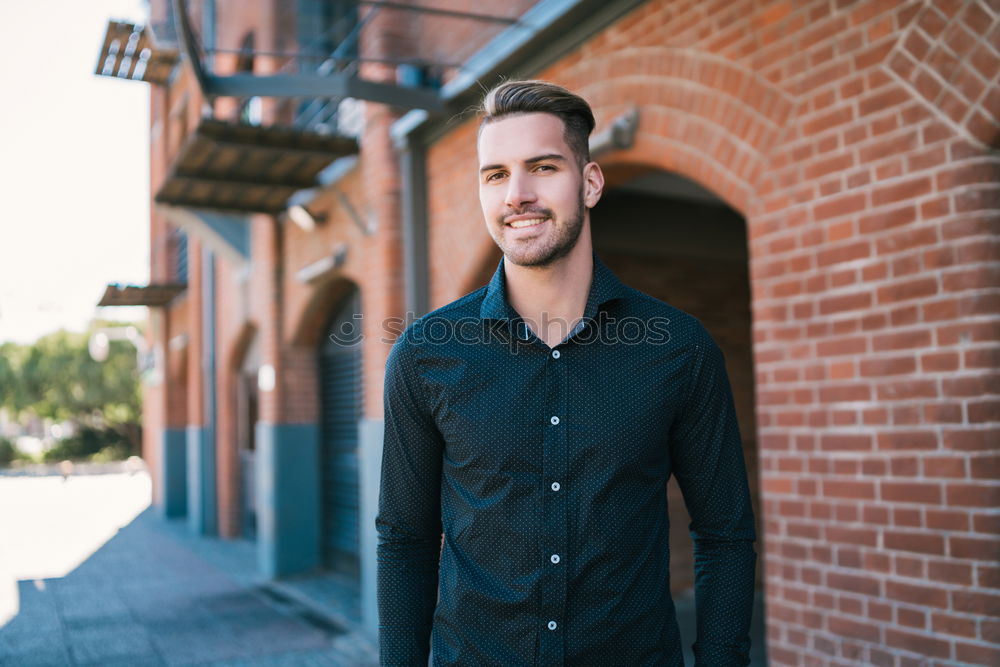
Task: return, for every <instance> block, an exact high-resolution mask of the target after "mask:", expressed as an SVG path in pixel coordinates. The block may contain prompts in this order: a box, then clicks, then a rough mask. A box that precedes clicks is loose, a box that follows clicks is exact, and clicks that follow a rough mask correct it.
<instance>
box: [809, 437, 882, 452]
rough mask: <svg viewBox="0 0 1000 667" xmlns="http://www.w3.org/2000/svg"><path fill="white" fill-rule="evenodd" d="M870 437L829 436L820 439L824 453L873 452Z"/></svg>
mask: <svg viewBox="0 0 1000 667" xmlns="http://www.w3.org/2000/svg"><path fill="white" fill-rule="evenodd" d="M871 448H872V438H871V436H870V435H854V434H827V435H823V436H821V437H820V449H822V450H823V451H871Z"/></svg>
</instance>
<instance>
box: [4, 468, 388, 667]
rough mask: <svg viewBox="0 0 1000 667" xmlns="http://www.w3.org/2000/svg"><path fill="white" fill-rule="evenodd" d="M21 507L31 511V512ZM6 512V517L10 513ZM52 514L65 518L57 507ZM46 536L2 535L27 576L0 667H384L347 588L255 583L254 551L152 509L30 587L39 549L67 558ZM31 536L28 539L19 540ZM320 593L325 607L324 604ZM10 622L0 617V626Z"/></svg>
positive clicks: (55, 493) (63, 491) (51, 486)
mask: <svg viewBox="0 0 1000 667" xmlns="http://www.w3.org/2000/svg"><path fill="white" fill-rule="evenodd" d="M102 477H103V478H105V479H104V480H101V479H100V478H102ZM120 477H123V476H120V475H102V476H93V477H90V478H87V479H86V480H85V478H82V477H80V478H70V480H69V481H68V482H65V483H63V482H61V480H52V478H47V479H46V480H41V479H37V480H31V482H33V483H35V484H36V485H38V484H43V483H44V484H47V485H48V486H47V487H46V489H45V491H44V493H45V496H44V497H45V498H52V497H65V498H64V499H72V498H79V497H88V498H89V497H91V496H92V495H93V493H99V492H100V489H105V492H106V491H107V489H109V488H112V489H114V488H117V487H113V486H109V485H110V484H111V483H112V482H114V483H115V484H118V485H119V486H121V484H124V483H126V482H123V481H122V480H121V479H114V480H113V479H112V478H120ZM5 482H6V480H0V501H3V500H10V496H11V494H12V493H13V492H12V491H11V490H10V489H11V487H10V486H7V487H6V489H5V488H4V487H3V486H2V484H4V483H5ZM6 483H7V484H9V482H6ZM20 483H21V485H22V486H21V487H19V488H18V489H17V492H16V495H17V496H18V499H19V500H27V498H24V496H25V494H29V495H30V493H33V492H34V491H31V489H32V488H34V487H29V486H25V485H26V484H28V483H29V482H28V481H27V480H24V481H21V482H20ZM102 483H103V486H102ZM128 483H130V484H133V485H134V484H138V483H140V481H133V482H128ZM57 484H58V485H63V486H57ZM73 484H76V485H77V486H76V487H72V486H71V485H73ZM88 486H89V487H90V490H87V491H81V489H84V488H85V487H88ZM5 490H6V494H7V495H5ZM70 491H73V492H75V493H77V494H78V495H77V496H72V495H70ZM79 494H82V495H79ZM78 502H79V501H78ZM18 505H19V506H20V508H21V510H22V511H23V512H26V513H28V514H30V512H31V511H32V506H31V504H29V503H25V504H21V503H18ZM4 507H5V512H6V511H7V510H6V508H9V507H12V505H10V504H4ZM52 508H53V509H59V507H58V503H55V502H54V503H52ZM63 509H64V510H65V509H66V508H63ZM80 518H81V520H83V517H82V516H81V517H80ZM126 520H127V519H126ZM0 523H5V521H3V520H0ZM49 526H51V523H50V524H48V526H47V524H46V521H45V518H44V517H35V518H34V519H33V520H31V521H23V522H22V524H21V525H20V526H19V528H20V529H21V535H20V537H21V539H20V540H19V539H18V538H17V537H16V536H12V535H11V533H10V532H5V533H4V534H5V541H7V540H8V539H10V538H12V537H13V539H11V540H10V541H9V542H7V545H11V544H12V545H13V547H14V552H15V553H17V554H18V558H19V560H18V562H17V564H16V565H12V564H11V563H10V558H9V552H8V558H7V559H6V561H7V562H6V567H7V570H8V571H11V570H13V571H14V572H15V573H16V572H17V570H18V569H20V570H21V576H20V577H18V578H19V579H20V580H19V581H17V595H18V598H19V601H18V602H17V603H16V612H17V613H16V615H14V616H13V618H12V619H11V620H9V621H8V622H7V623H6V624H5V625H0V665H8V664H9V665H233V666H235V665H249V666H258V665H259V666H265V665H268V666H270V665H273V666H279V665H280V666H293V665H304V666H311V665H317V666H319V665H350V666H354V665H358V666H364V665H375V664H377V656H376V654H375V650H374V648H373V645H372V643H371V642H370V641H369V640H368V639H367V638H366V637H365V636H364V635H363V634H362V633H361V632H360V628H359V627H358V626H359V624H358V618H357V610H356V608H355V607H354V606H353V605H352V604H351V601H353V599H354V598H353V597H352V593H353V591H351V590H350V582H338V581H337V580H335V579H333V578H330V577H327V576H316V577H300V578H297V579H294V580H290V581H288V582H282V583H278V584H275V585H271V584H267V583H266V582H263V581H260V580H259V578H258V577H257V575H256V573H255V554H254V545H253V544H252V543H250V542H246V541H241V540H237V541H229V540H217V539H206V538H196V537H194V536H192V535H191V534H190V532H189V531H188V528H187V526H186V524H184V523H183V522H165V521H163V520H161V519H160V518H158V517H157V516H156V515H155V513H154V511H153V510H151V509H146V510H144V511H142V512H141V513H140V514H138V516H135V518H134V519H132V520H131V521H130V522H128V523H127V524H126V525H124V527H122V528H121V529H120V530H118V532H117V534H115V535H114V536H113V537H111V539H110V540H108V541H107V542H106V543H104V544H103V546H100V547H99V548H97V550H96V551H95V552H94V553H93V554H92V555H90V556H89V557H87V558H86V559H85V560H83V561H82V562H81V563H80V564H79V565H77V566H76V567H75V568H73V569H72V570H71V571H69V572H68V573H66V574H65V576H49V577H48V578H26V577H25V576H24V574H23V573H24V571H25V570H26V569H30V565H31V564H30V562H29V561H27V560H26V559H27V558H28V557H29V556H30V551H31V549H32V548H35V549H38V550H39V551H48V550H52V549H60V548H62V545H61V544H60V542H61V541H62V540H67V539H68V538H65V537H63V538H60V535H59V534H56V535H53V534H51V532H50V531H48V530H46V528H47V527H49ZM0 528H4V529H10V530H11V531H12V532H14V533H15V534H16V533H17V531H16V530H14V529H12V528H11V527H10V526H7V525H4V526H0ZM25 530H31V531H32V532H33V537H32V539H29V540H25V539H23V538H24V531H25ZM64 532H65V531H64ZM7 545H5V546H7ZM65 546H66V548H71V547H72V545H69V544H66V545H65ZM95 546H96V545H95ZM39 557H40V558H44V557H45V554H44V553H40V554H39ZM0 574H2V572H0ZM0 578H2V577H0ZM0 583H2V582H0ZM317 595H327V596H328V597H327V598H322V602H317V599H315V597H313V596H317ZM2 596H3V592H2V591H0V597H2ZM0 606H2V605H0ZM0 612H2V609H0ZM4 618H5V617H4V616H3V615H2V614H0V624H3V622H4Z"/></svg>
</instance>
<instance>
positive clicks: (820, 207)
mask: <svg viewBox="0 0 1000 667" xmlns="http://www.w3.org/2000/svg"><path fill="white" fill-rule="evenodd" d="M865 205H866V197H865V194H864V193H860V192H851V193H845V194H842V195H837V196H835V197H830V198H829V199H826V200H824V201H822V202H820V203H818V204H816V205H815V206H814V207H813V218H814V219H815V220H816V221H817V222H820V221H822V220H827V219H830V218H839V217H842V216H846V215H851V214H852V213H857V212H859V211H861V210H863V209H864V208H865Z"/></svg>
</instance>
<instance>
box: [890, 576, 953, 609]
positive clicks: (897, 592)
mask: <svg viewBox="0 0 1000 667" xmlns="http://www.w3.org/2000/svg"><path fill="white" fill-rule="evenodd" d="M885 597H887V598H889V599H890V600H896V601H898V602H905V603H907V604H915V605H920V606H925V607H937V608H939V609H948V591H947V590H946V589H943V588H937V587H935V586H923V585H918V584H910V583H903V582H901V581H894V580H891V579H890V580H888V581H886V582H885Z"/></svg>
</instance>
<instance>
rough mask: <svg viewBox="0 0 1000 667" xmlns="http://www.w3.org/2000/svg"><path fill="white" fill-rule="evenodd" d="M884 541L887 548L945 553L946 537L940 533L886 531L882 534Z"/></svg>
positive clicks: (933, 553)
mask: <svg viewBox="0 0 1000 667" xmlns="http://www.w3.org/2000/svg"><path fill="white" fill-rule="evenodd" d="M882 542H883V544H884V546H885V548H886V549H893V550H896V551H913V552H915V553H922V554H929V555H935V556H943V555H944V554H945V543H944V538H943V537H942V536H940V535H929V534H925V533H910V532H900V531H886V532H885V534H884V535H883V536H882Z"/></svg>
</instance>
